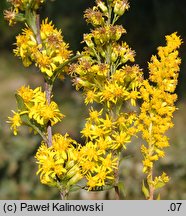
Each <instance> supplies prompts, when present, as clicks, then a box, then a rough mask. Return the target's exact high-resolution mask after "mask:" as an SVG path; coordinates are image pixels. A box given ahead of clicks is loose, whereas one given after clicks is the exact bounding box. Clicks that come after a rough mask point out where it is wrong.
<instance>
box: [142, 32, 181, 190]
mask: <svg viewBox="0 0 186 216" xmlns="http://www.w3.org/2000/svg"><path fill="white" fill-rule="evenodd" d="M166 41H167V44H166V46H164V47H159V48H158V56H152V58H151V61H150V63H149V70H150V76H149V80H145V81H144V82H143V85H142V87H141V90H140V92H141V96H142V99H143V103H142V105H141V113H140V115H139V130H140V131H142V136H143V138H144V140H146V142H147V145H142V147H141V152H142V154H143V156H144V160H143V166H144V168H143V172H144V173H146V174H147V175H148V176H149V179H148V183H149V185H153V187H155V188H157V187H158V186H157V185H158V182H159V181H162V182H167V181H168V177H167V176H166V175H165V174H163V175H162V176H159V177H156V178H155V179H154V180H153V178H152V169H153V166H154V162H155V161H157V160H159V158H162V157H164V155H165V153H164V150H163V149H164V148H165V147H167V146H169V142H168V137H167V136H166V135H165V132H166V131H167V130H168V129H169V128H171V127H173V123H172V117H173V112H174V111H175V110H176V107H175V105H174V103H175V101H176V99H177V95H176V94H173V93H174V90H175V88H176V85H177V78H178V72H179V65H180V63H181V60H180V58H179V57H178V50H177V49H178V48H179V47H180V45H181V43H182V42H181V39H180V38H179V37H178V36H177V34H176V33H173V34H171V35H169V36H166ZM150 82H152V83H153V84H150Z"/></svg>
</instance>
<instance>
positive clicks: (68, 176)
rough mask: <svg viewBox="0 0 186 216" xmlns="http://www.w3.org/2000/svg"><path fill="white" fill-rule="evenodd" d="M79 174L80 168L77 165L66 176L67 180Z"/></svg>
mask: <svg viewBox="0 0 186 216" xmlns="http://www.w3.org/2000/svg"><path fill="white" fill-rule="evenodd" d="M77 172H79V166H78V165H77V164H76V165H75V166H73V167H72V168H71V169H70V170H69V171H68V172H67V174H66V176H67V178H72V177H73V176H74V175H75V174H76V173H77Z"/></svg>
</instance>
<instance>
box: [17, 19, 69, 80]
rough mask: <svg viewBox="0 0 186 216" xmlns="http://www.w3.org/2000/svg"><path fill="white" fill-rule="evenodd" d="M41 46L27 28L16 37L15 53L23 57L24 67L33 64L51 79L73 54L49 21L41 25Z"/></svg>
mask: <svg viewBox="0 0 186 216" xmlns="http://www.w3.org/2000/svg"><path fill="white" fill-rule="evenodd" d="M40 34H41V44H38V42H37V41H36V36H35V35H34V33H33V31H32V30H31V29H30V28H29V27H27V28H26V29H24V30H23V33H22V34H21V35H18V36H17V37H16V46H17V48H16V49H14V53H15V55H16V56H19V57H21V59H22V61H23V64H24V66H26V67H28V66H29V65H30V64H31V63H32V62H34V63H35V65H36V66H37V67H39V69H40V71H41V72H42V73H44V74H46V75H47V76H49V77H51V76H52V75H53V74H54V71H55V70H56V69H58V67H59V66H60V65H61V64H63V63H64V62H66V61H67V60H68V58H69V56H70V54H71V52H70V51H69V50H68V44H66V43H65V42H64V41H63V38H62V35H61V31H60V30H59V31H58V30H57V29H55V28H54V26H53V24H52V22H48V19H46V20H45V21H43V22H42V24H41V30H40Z"/></svg>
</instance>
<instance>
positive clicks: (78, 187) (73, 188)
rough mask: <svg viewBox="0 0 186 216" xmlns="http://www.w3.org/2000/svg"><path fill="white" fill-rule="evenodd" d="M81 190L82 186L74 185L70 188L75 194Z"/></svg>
mask: <svg viewBox="0 0 186 216" xmlns="http://www.w3.org/2000/svg"><path fill="white" fill-rule="evenodd" d="M80 189H81V186H79V185H73V186H71V187H70V189H69V192H75V191H78V190H80Z"/></svg>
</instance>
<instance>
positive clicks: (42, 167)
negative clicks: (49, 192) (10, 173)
mask: <svg viewBox="0 0 186 216" xmlns="http://www.w3.org/2000/svg"><path fill="white" fill-rule="evenodd" d="M52 143H53V145H52V146H51V147H47V145H46V143H45V142H42V144H41V146H40V147H39V149H38V151H37V153H36V156H35V158H36V160H37V163H38V165H39V169H38V172H37V174H40V180H41V183H43V184H47V185H50V186H55V187H58V188H59V189H63V187H64V188H70V187H71V186H72V185H74V184H76V183H77V182H78V181H80V180H81V179H82V175H81V171H80V167H79V163H78V150H77V148H76V147H75V146H77V143H76V142H75V141H74V140H72V139H71V138H70V137H69V135H68V134H65V135H64V136H62V135H61V134H54V135H53V137H52Z"/></svg>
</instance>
